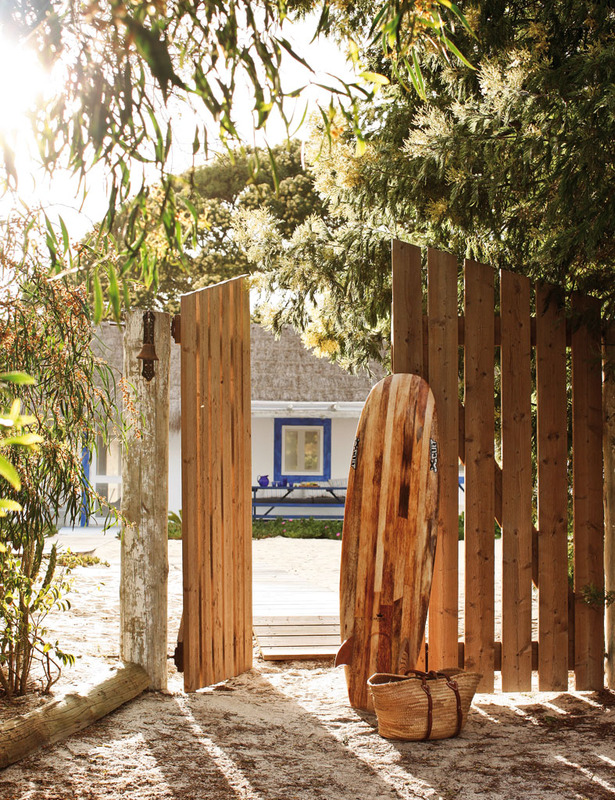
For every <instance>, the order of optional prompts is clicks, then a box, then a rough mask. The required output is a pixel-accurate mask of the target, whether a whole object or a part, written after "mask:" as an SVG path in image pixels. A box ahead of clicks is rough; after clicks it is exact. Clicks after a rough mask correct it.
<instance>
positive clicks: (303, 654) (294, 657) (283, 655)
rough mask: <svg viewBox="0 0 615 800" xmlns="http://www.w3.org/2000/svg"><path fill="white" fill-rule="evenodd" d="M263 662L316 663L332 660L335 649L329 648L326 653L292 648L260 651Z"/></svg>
mask: <svg viewBox="0 0 615 800" xmlns="http://www.w3.org/2000/svg"><path fill="white" fill-rule="evenodd" d="M261 652H262V653H263V659H264V660H265V661H318V660H320V659H325V658H326V659H332V658H334V657H335V655H336V654H337V647H335V648H334V647H331V648H329V649H328V650H327V652H323V651H322V650H320V649H319V648H317V647H315V648H312V650H310V651H308V650H301V649H297V650H295V649H293V648H280V649H279V650H278V649H277V648H276V649H273V648H272V649H268V650H266V651H261Z"/></svg>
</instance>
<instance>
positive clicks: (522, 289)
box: [392, 242, 605, 691]
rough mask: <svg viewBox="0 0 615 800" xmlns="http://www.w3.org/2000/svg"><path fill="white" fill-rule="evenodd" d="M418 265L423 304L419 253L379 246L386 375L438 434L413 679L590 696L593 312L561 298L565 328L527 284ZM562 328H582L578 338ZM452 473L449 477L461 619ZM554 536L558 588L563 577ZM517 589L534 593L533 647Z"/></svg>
mask: <svg viewBox="0 0 615 800" xmlns="http://www.w3.org/2000/svg"><path fill="white" fill-rule="evenodd" d="M427 262H428V263H427V276H426V277H427V281H426V285H427V292H426V297H424V292H423V285H424V281H423V275H422V271H421V252H420V250H419V248H417V247H413V246H412V245H408V244H404V243H402V242H394V244H393V320H392V339H393V371H394V372H414V373H417V374H419V375H422V376H423V377H425V378H426V379H427V380H428V381H429V383H430V385H431V387H432V390H433V392H434V395H435V398H436V403H437V409H438V419H439V425H440V441H441V450H442V452H441V456H440V463H441V468H440V469H441V476H440V480H441V491H440V496H441V501H440V528H439V543H438V549H437V555H436V567H435V576H434V583H433V589H432V597H431V604H430V611H429V629H428V643H427V660H428V665H429V668H430V669H434V668H436V669H437V668H439V667H446V666H450V665H451V664H456V663H460V665H465V667H466V668H467V669H471V670H476V671H479V672H481V673H482V674H483V680H482V684H481V687H480V688H481V690H482V691H493V688H494V671H495V670H496V669H501V673H502V689H503V690H504V691H514V690H520V691H524V690H529V689H530V688H531V675H532V669H537V670H538V675H539V686H540V689H541V690H561V689H567V687H568V669H569V667H570V668H571V669H572V668H573V669H574V672H575V678H576V681H575V683H576V688H577V689H579V690H585V689H599V688H602V686H603V682H604V643H605V642H604V603H603V602H600V600H598V597H599V596H600V595H601V594H602V593H603V591H604V553H603V541H604V539H603V537H604V514H603V498H602V490H603V459H602V411H601V409H602V402H601V396H602V370H601V359H600V332H599V328H600V326H599V322H600V306H599V304H598V303H597V302H596V301H595V300H594V299H591V298H588V297H582V296H579V295H573V296H572V297H571V298H569V299H568V301H569V303H570V310H571V311H572V317H573V323H572V324H568V325H567V322H566V314H565V311H564V310H562V309H560V308H559V307H558V305H557V303H556V302H554V301H553V302H550V300H552V299H553V298H552V295H553V291H552V287H549V286H540V285H536V286H532V285H531V284H530V281H529V280H528V279H527V278H525V277H523V276H521V275H517V274H513V273H511V272H506V271H502V272H500V273H499V275H498V274H497V273H495V272H494V270H493V269H492V268H490V267H488V266H485V265H483V264H479V263H476V262H473V261H466V262H465V264H464V265H463V270H461V271H460V270H459V267H458V264H457V259H456V258H454V257H453V256H451V255H449V254H447V253H442V252H438V251H436V250H429V252H428V259H427ZM496 288H499V297H498V295H497V293H496ZM460 298H463V300H462V301H461V300H460ZM460 308H463V313H460ZM575 315H577V316H578V318H579V319H580V320H582V322H581V323H580V324H578V325H575V324H574V316H575ZM570 369H571V375H572V377H571V384H572V388H571V411H570V412H569V411H568V393H567V391H568V390H567V385H568V384H569V383H570V379H567V376H568V371H569V370H570ZM460 398H463V401H462V400H460ZM569 413H570V414H571V416H572V419H571V420H569ZM570 422H571V429H572V463H571V464H569V463H568V431H569V427H570V426H569V423H570ZM498 423H499V424H498ZM533 440H535V448H536V464H537V470H536V474H534V472H533V467H532V464H533V460H532V442H533ZM459 460H460V461H461V462H463V464H464V465H465V565H464V566H465V570H464V572H465V587H464V588H465V592H464V594H465V603H464V607H463V608H461V609H460V604H459V601H458V589H459V577H458V576H459V563H458V500H457V497H458V490H457V482H458V464H459ZM570 496H572V506H573V521H572V523H571V524H570V525H569V519H568V517H569V514H568V507H569V497H570ZM494 518H495V519H496V520H497V522H498V523H499V524H500V526H501V528H502V586H501V592H502V596H501V641H495V635H494V630H495V579H494V576H495V548H494ZM569 528H571V532H572V542H573V548H574V588H573V589H572V588H569V579H568V544H569ZM533 586H534V587H535V590H537V591H538V615H537V616H538V619H537V620H534V627H535V628H536V629H537V640H536V641H533V638H534V637H533V635H532V631H533V619H532V593H533V591H535V590H534V589H533ZM592 596H593V597H594V598H595V602H593V603H592V602H591V601H592ZM588 601H589V602H588ZM460 612H462V614H463V636H462V639H461V640H460V638H459V635H458V626H459V619H460ZM536 623H537V625H536Z"/></svg>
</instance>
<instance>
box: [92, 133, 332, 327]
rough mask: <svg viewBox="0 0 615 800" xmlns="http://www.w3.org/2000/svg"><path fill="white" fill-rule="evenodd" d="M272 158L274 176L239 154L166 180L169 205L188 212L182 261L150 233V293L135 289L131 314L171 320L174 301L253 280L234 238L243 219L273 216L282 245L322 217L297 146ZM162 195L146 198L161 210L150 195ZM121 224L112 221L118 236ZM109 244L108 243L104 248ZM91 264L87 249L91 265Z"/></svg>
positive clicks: (252, 153) (253, 156)
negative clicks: (153, 259) (154, 255)
mask: <svg viewBox="0 0 615 800" xmlns="http://www.w3.org/2000/svg"><path fill="white" fill-rule="evenodd" d="M272 155H273V163H274V164H275V175H274V172H273V169H272V164H271V162H270V161H269V159H268V154H267V152H266V151H264V152H263V150H259V149H256V150H254V149H252V148H241V149H239V148H238V149H234V150H232V151H229V152H225V153H222V154H219V155H217V156H216V157H215V158H214V159H212V161H211V162H210V163H208V164H206V165H205V166H202V167H197V168H195V169H192V170H189V171H188V172H186V173H184V174H183V175H180V176H177V177H173V178H171V182H172V184H173V188H174V193H175V197H176V201H175V202H176V204H177V205H179V206H180V207H181V203H184V204H185V203H187V204H188V206H189V207H190V211H189V210H188V207H184V208H183V210H182V211H181V212H179V214H178V215H177V216H178V218H179V221H180V224H181V228H182V234H181V235H182V239H183V240H184V241H185V246H184V248H183V252H182V253H178V252H175V251H169V250H168V248H167V247H166V244H167V243H166V241H165V240H164V239H162V240H161V237H160V233H159V232H158V231H156V229H155V228H154V229H153V230H152V232H151V235H150V237H149V244H148V250H149V252H151V251H152V250H153V249H154V248H156V247H158V248H159V250H160V258H159V259H158V261H157V275H156V281H155V285H154V286H149V287H146V286H145V285H144V284H143V283H136V282H135V284H134V287H133V291H132V300H133V302H134V303H135V304H136V305H137V306H139V307H143V308H145V307H150V306H151V307H155V308H158V309H160V310H166V311H172V312H177V311H179V298H180V295H181V294H183V293H185V292H189V291H192V290H194V289H198V288H201V287H203V286H207V285H210V284H212V283H216V282H218V281H223V280H227V279H229V278H231V277H234V276H237V275H242V274H246V273H248V272H252V271H253V269H254V264H253V263H251V262H250V261H249V260H248V258H247V255H246V250H245V247H244V246H243V245H242V244H241V243H240V242H239V241H238V239H237V236H236V233H235V226H236V225H237V224H240V220H241V218H242V216H243V214H245V213H246V212H249V211H256V210H259V211H261V212H267V213H270V214H272V215H275V217H276V219H277V220H278V230H279V234H280V235H281V237H282V239H283V240H284V241H286V240H288V239H289V238H290V237H291V236H292V233H293V231H294V230H295V228H296V227H297V226H298V225H300V224H301V223H302V222H304V221H305V219H306V218H307V217H309V216H310V215H320V214H322V213H323V211H324V208H323V204H322V201H321V200H320V197H319V195H318V194H317V193H316V191H315V189H314V185H313V179H312V178H311V176H310V175H308V173H307V172H306V171H305V169H304V168H303V167H302V165H301V143H300V142H299V141H297V140H293V141H292V142H289V143H288V144H286V145H279V146H277V147H274V148H273V149H272ZM257 165H259V166H258V169H257ZM162 191H163V189H162V188H161V187H158V188H156V189H155V190H153V197H152V198H151V202H153V203H154V204H156V203H158V202H160V201H159V198H158V197H157V194H159V193H160V192H162ZM124 216H125V215H124V214H122V213H119V214H118V218H117V222H118V224H117V225H116V226H115V227H116V228H117V234H118V235H119V232H120V230H121V227H122V221H123V217H124ZM112 241H115V240H110V239H109V237H108V242H107V244H108V245H111V247H112ZM108 253H109V250H108ZM96 256H97V252H96V250H95V249H94V250H93V251H92V257H93V258H95V257H96ZM113 256H114V257H115V256H116V253H115V252H114V253H113ZM120 270H121V267H120Z"/></svg>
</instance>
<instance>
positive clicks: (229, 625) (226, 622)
mask: <svg viewBox="0 0 615 800" xmlns="http://www.w3.org/2000/svg"><path fill="white" fill-rule="evenodd" d="M230 288H231V284H229V283H223V284H221V286H220V321H221V332H220V406H221V412H222V413H221V423H222V424H221V428H220V433H221V437H222V461H221V474H220V483H221V489H222V547H223V554H222V563H223V573H222V574H223V576H224V579H223V580H224V587H223V596H224V614H223V638H224V670H225V672H226V674H227V675H230V674H233V672H234V670H235V665H234V661H233V657H234V630H233V623H234V616H233V600H234V598H233V578H234V570H235V565H234V564H233V534H234V531H233V529H232V524H233V507H232V483H231V481H232V448H231V403H232V396H231V319H232V309H231V292H230Z"/></svg>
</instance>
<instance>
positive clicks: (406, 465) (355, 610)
mask: <svg viewBox="0 0 615 800" xmlns="http://www.w3.org/2000/svg"><path fill="white" fill-rule="evenodd" d="M438 453H439V444H438V433H437V422H436V411H435V403H434V397H433V394H432V392H431V389H430V388H429V386H428V384H427V383H426V382H425V381H424V380H423V379H422V378H420V377H419V376H417V375H405V374H398V375H391V376H389V377H387V378H385V379H384V380H382V381H380V382H379V383H378V384H376V386H374V388H373V389H372V391H371V392H370V394H369V397H368V398H367V402H366V403H365V406H364V408H363V412H362V414H361V418H360V420H359V425H358V428H357V436H356V439H355V444H354V450H353V454H352V461H351V465H350V474H349V477H348V491H347V494H346V509H345V513H344V527H343V535H342V563H341V576H340V633H341V639H342V642H343V644H342V646H341V647H340V650H339V652H338V655H337V659H336V665H341V664H344V665H345V667H346V682H347V684H348V695H349V698H350V704H351V705H352V706H354V707H355V708H361V709H366V710H373V705H372V701H371V697H370V696H369V692H368V688H367V679H368V678H369V677H370V675H372V674H373V673H374V672H393V673H399V672H404V671H405V670H406V669H410V668H413V667H414V666H415V662H416V660H417V658H418V655H419V650H420V647H421V642H422V639H423V634H424V631H425V622H426V619H427V608H428V605H429V594H430V591H431V578H432V572H433V560H434V555H435V549H436V535H437V522H438V519H437V515H438V486H439V480H438Z"/></svg>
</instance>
